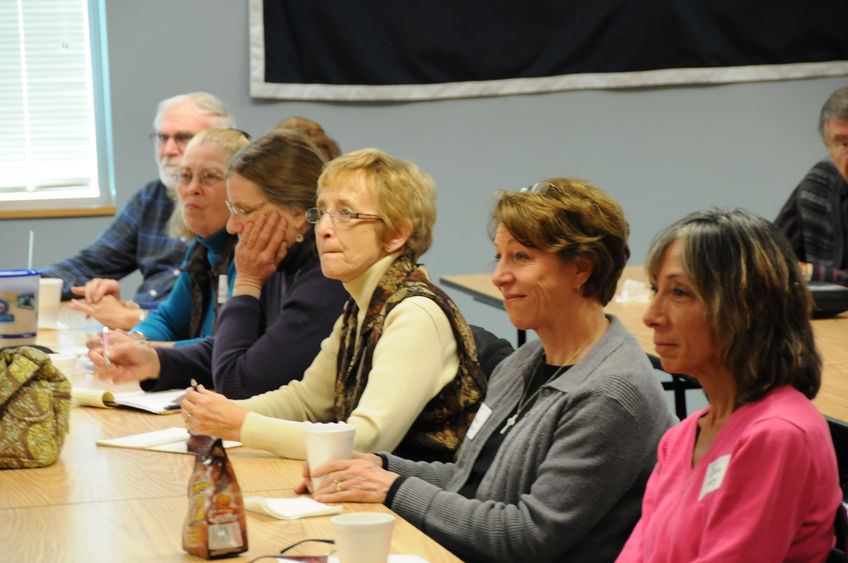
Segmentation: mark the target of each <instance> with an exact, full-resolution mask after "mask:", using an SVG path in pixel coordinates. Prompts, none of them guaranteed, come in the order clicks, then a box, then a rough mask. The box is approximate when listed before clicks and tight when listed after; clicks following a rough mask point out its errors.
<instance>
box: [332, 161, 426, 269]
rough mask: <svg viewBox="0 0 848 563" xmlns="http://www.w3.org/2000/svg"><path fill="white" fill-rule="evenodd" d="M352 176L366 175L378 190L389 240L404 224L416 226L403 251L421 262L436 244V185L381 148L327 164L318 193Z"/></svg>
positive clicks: (383, 235)
mask: <svg viewBox="0 0 848 563" xmlns="http://www.w3.org/2000/svg"><path fill="white" fill-rule="evenodd" d="M348 174H362V176H363V177H364V178H365V181H366V182H368V183H369V184H370V185H371V186H372V189H373V190H374V195H375V196H376V199H377V207H378V212H379V214H380V217H381V219H382V221H380V222H379V223H377V233H378V235H379V236H380V239H381V240H386V239H387V238H388V237H389V236H390V235H391V234H393V233H394V232H395V231H396V229H397V227H398V226H400V225H404V224H405V225H409V226H411V227H412V235H410V237H409V240H407V241H406V244H405V245H404V248H403V249H402V252H403V253H404V254H406V255H409V256H411V257H412V259H413V260H417V259H418V258H419V257H420V256H421V255H422V254H424V253H425V252H426V251H427V249H429V248H430V244H432V242H433V225H434V224H435V223H436V183H435V182H434V181H433V179H432V178H431V177H430V176H429V175H427V174H426V173H425V172H424V171H422V170H421V169H420V168H418V167H417V166H415V165H414V164H413V163H411V162H409V161H408V160H403V159H402V158H395V157H393V156H391V155H389V154H386V153H385V152H383V151H381V150H379V149H361V150H358V151H354V152H351V153H347V154H345V155H342V156H340V157H339V158H336V159H334V160H331V161H330V162H328V163H327V167H326V169H325V170H324V172H323V173H322V174H321V177H320V178H318V191H319V192H320V191H321V188H322V187H324V186H325V185H327V183H328V182H331V181H334V180H337V179H338V178H340V177H344V176H346V175H348Z"/></svg>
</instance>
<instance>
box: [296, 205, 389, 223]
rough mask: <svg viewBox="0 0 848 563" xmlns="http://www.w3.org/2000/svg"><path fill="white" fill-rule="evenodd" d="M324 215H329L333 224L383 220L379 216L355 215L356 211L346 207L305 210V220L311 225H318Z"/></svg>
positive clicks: (368, 214)
mask: <svg viewBox="0 0 848 563" xmlns="http://www.w3.org/2000/svg"><path fill="white" fill-rule="evenodd" d="M324 215H329V216H330V221H332V222H333V223H348V222H350V220H351V219H373V220H375V221H382V220H383V218H382V217H380V216H379V215H372V214H370V213H357V212H356V211H351V210H350V209H348V208H347V207H336V208H335V209H320V208H318V207H310V208H309V209H307V210H306V220H307V221H308V222H309V223H312V224H313V225H315V224H316V223H318V222H319V221H320V220H321V217H323V216H324Z"/></svg>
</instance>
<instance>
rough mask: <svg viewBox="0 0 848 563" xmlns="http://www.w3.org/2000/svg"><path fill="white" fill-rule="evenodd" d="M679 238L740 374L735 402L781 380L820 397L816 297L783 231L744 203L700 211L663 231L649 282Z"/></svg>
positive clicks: (722, 352)
mask: <svg viewBox="0 0 848 563" xmlns="http://www.w3.org/2000/svg"><path fill="white" fill-rule="evenodd" d="M674 241H677V242H678V243H679V244H680V247H681V260H682V262H683V264H682V266H683V271H684V273H685V274H686V277H687V278H688V280H689V281H690V282H691V283H692V285H693V287H694V289H695V291H696V292H697V293H698V297H699V298H700V299H701V300H702V301H703V302H704V305H705V308H706V317H707V324H708V325H709V327H710V331H711V333H712V336H713V342H714V343H715V345H716V347H717V348H718V355H719V358H720V359H721V361H722V362H723V364H724V366H725V367H726V368H727V369H728V370H730V372H731V373H732V374H733V377H734V378H735V379H736V385H737V407H738V406H741V405H743V404H745V403H750V402H752V401H756V400H757V399H759V398H760V397H762V396H763V395H765V394H766V393H768V392H769V391H770V390H771V389H774V388H775V387H780V386H782V385H791V386H793V387H795V388H796V389H797V390H798V391H800V392H801V393H803V394H804V395H805V396H806V397H807V398H809V399H812V398H813V397H815V396H816V393H818V390H819V386H820V385H821V365H822V364H821V357H820V356H819V353H818V351H817V350H816V345H815V342H814V340H813V329H812V326H811V325H810V311H811V307H812V298H811V297H810V293H809V291H808V290H807V285H806V282H805V281H804V277H803V275H802V273H801V268H800V266H799V264H798V259H797V258H796V257H795V253H794V252H793V251H792V248H791V247H790V246H789V241H788V240H786V237H785V236H784V235H783V234H782V233H781V232H780V231H779V230H778V229H777V228H776V227H775V226H774V225H772V224H771V222H769V221H767V220H765V219H763V218H761V217H757V216H755V215H752V214H751V213H748V212H747V211H744V210H741V209H718V208H716V209H710V210H707V211H698V212H695V213H692V214H690V215H688V216H686V217H684V218H683V219H681V220H680V221H678V222H676V223H674V224H673V225H671V226H670V227H668V228H667V229H666V230H665V231H663V232H662V233H660V234H659V235H658V237H657V240H656V241H655V242H654V244H653V246H652V247H651V250H650V252H649V254H648V260H647V263H646V264H645V268H646V269H647V272H648V276H649V277H650V279H651V280H652V281H653V280H656V274H657V271H658V269H659V265H660V262H661V260H662V255H663V253H664V252H665V250H666V248H668V246H669V245H670V244H671V243H672V242H674Z"/></svg>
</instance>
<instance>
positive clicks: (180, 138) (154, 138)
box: [148, 133, 194, 150]
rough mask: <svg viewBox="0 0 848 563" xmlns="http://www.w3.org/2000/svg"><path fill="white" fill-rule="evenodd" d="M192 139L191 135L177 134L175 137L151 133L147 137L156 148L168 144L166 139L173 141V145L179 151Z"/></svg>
mask: <svg viewBox="0 0 848 563" xmlns="http://www.w3.org/2000/svg"><path fill="white" fill-rule="evenodd" d="M192 137H194V135H193V134H191V133H177V134H175V135H168V134H167V133H151V134H150V135H148V138H149V139H150V142H151V143H153V144H155V145H156V146H157V147H164V146H165V145H167V144H168V139H173V140H174V143H175V144H176V145H177V147H179V149H180V150H183V149H184V148H185V147H186V145H187V144H188V142H189V141H191V138H192Z"/></svg>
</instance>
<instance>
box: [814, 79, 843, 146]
mask: <svg viewBox="0 0 848 563" xmlns="http://www.w3.org/2000/svg"><path fill="white" fill-rule="evenodd" d="M831 119H848V86H843V87H842V88H840V89H839V90H836V91H835V92H834V93H833V94H831V95H830V97H829V98H828V99H827V101H826V102H825V103H824V105H823V106H822V108H821V113H820V114H819V135H821V138H822V141H824V142H825V144H827V123H828V122H829V121H830V120H831Z"/></svg>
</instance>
